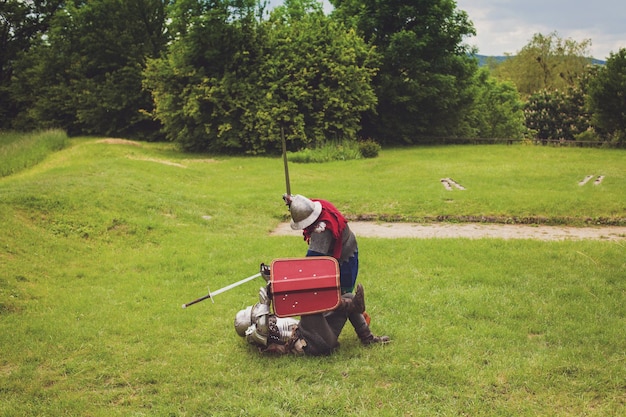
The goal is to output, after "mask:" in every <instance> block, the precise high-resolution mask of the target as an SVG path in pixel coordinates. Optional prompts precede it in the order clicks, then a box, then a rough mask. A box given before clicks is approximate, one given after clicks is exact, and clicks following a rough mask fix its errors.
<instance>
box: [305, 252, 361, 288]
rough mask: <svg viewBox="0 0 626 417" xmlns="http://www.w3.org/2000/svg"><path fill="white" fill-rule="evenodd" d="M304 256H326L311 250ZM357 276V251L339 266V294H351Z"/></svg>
mask: <svg viewBox="0 0 626 417" xmlns="http://www.w3.org/2000/svg"><path fill="white" fill-rule="evenodd" d="M306 256H328V255H326V254H325V253H320V252H316V251H312V250H308V251H307V253H306ZM358 274H359V251H358V250H357V251H356V252H354V255H352V256H351V257H350V258H349V259H348V260H347V261H346V262H344V263H342V264H340V265H339V283H340V285H341V293H342V294H344V293H347V292H352V291H353V290H354V286H355V285H356V278H357V275H358Z"/></svg>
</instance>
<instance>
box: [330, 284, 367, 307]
mask: <svg viewBox="0 0 626 417" xmlns="http://www.w3.org/2000/svg"><path fill="white" fill-rule="evenodd" d="M350 295H351V294H344V296H342V297H341V299H340V302H339V306H338V307H337V310H338V311H343V312H345V313H346V314H353V313H358V314H363V312H365V295H364V294H363V286H362V285H361V284H359V285H357V286H356V292H355V293H354V296H353V297H350Z"/></svg>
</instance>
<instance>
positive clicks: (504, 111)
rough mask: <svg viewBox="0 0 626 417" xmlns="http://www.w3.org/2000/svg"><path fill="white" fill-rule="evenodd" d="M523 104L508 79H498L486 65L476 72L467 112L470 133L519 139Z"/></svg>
mask: <svg viewBox="0 0 626 417" xmlns="http://www.w3.org/2000/svg"><path fill="white" fill-rule="evenodd" d="M523 107H524V105H523V103H522V101H521V99H520V95H519V93H518V92H517V89H516V88H515V85H513V83H511V82H506V81H498V80H496V79H495V78H494V77H492V76H491V75H490V71H489V70H488V69H487V68H482V69H480V70H479V71H478V72H477V74H476V90H475V101H474V104H473V106H472V111H471V112H468V119H469V120H467V123H468V125H469V126H470V128H471V129H472V130H471V135H472V136H476V137H480V138H493V139H521V138H522V137H523V136H524V133H525V130H526V129H525V127H524V112H523Z"/></svg>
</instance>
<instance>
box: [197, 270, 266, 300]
mask: <svg viewBox="0 0 626 417" xmlns="http://www.w3.org/2000/svg"><path fill="white" fill-rule="evenodd" d="M260 276H261V273H260V272H258V273H256V274H254V275H252V276H250V277H248V278H244V279H242V280H241V281H237V282H235V283H233V284H230V285H227V286H225V287H222V288H220V289H219V290H216V291H213V292H211V291H210V290H209V296H210V297H211V298H213V297H214V296H216V295H218V294H221V293H223V292H226V291H228V290H232V289H233V288H235V287H238V286H240V285H241V284H245V283H246V282H248V281H252V280H253V279H255V278H257V277H260Z"/></svg>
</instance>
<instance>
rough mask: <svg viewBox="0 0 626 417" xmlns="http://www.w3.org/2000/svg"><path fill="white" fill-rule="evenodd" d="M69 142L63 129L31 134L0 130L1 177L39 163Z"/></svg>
mask: <svg viewBox="0 0 626 417" xmlns="http://www.w3.org/2000/svg"><path fill="white" fill-rule="evenodd" d="M67 142H68V140H67V135H66V134H65V132H63V131H62V130H55V129H51V130H45V131H39V132H34V133H29V134H23V133H17V132H4V133H3V132H0V177H4V176H7V175H11V174H14V173H16V172H19V171H21V170H24V169H28V168H30V167H32V166H34V165H36V164H38V163H39V162H41V161H42V160H43V159H44V158H45V157H46V156H48V154H49V153H50V152H53V151H58V150H60V149H63V148H64V147H65V146H66V145H67Z"/></svg>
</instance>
